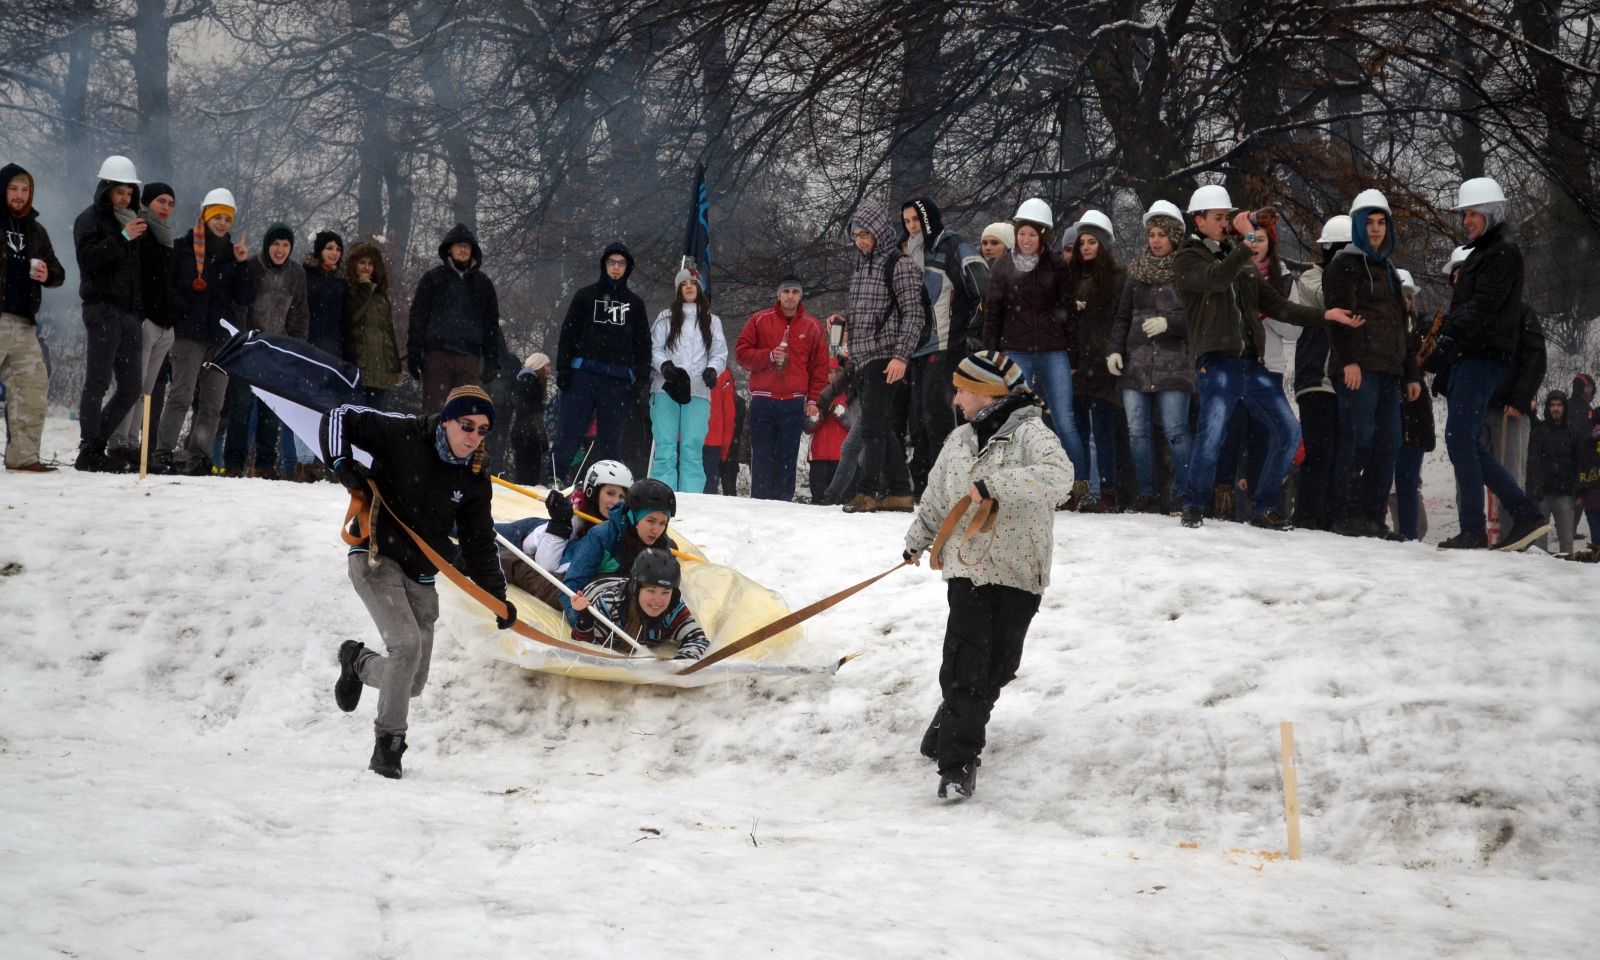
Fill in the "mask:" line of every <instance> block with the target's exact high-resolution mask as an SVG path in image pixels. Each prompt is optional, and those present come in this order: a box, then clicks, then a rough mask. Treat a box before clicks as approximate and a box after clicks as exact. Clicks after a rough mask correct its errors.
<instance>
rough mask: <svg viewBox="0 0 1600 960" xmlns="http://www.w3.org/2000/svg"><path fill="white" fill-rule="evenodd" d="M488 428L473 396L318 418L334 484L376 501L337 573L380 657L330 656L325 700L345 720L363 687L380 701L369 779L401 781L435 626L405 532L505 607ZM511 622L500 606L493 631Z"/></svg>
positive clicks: (484, 398)
mask: <svg viewBox="0 0 1600 960" xmlns="http://www.w3.org/2000/svg"><path fill="white" fill-rule="evenodd" d="M493 427H494V404H493V403H492V402H491V401H490V400H489V395H488V394H487V393H484V392H483V388H481V387H479V386H477V385H476V384H470V385H467V386H462V387H457V388H456V389H454V390H452V391H450V395H449V396H448V397H447V398H446V400H445V402H444V404H443V405H442V406H441V408H440V410H439V412H438V413H437V414H435V415H434V416H430V417H427V418H418V417H410V416H405V415H403V414H398V413H384V412H382V411H378V410H369V409H366V408H364V407H358V406H355V405H353V404H345V405H343V406H339V407H335V408H334V409H332V410H330V411H329V412H328V414H327V416H325V417H323V419H322V425H321V427H320V430H319V437H318V439H319V443H320V445H321V447H322V453H323V460H324V462H325V463H328V464H329V465H331V467H332V469H333V473H334V476H336V477H338V478H339V481H340V482H341V483H343V484H344V485H345V486H346V487H347V488H349V489H350V490H351V491H353V492H365V491H366V490H367V489H368V483H367V481H368V478H369V477H370V478H371V480H372V481H373V483H375V484H376V485H377V488H378V490H379V492H381V493H382V495H383V499H382V505H383V508H382V509H381V510H378V511H374V513H373V514H372V519H371V527H370V528H369V529H367V530H365V531H361V530H359V528H358V526H357V525H356V524H352V530H351V532H352V533H353V534H355V535H360V534H361V533H365V535H366V536H365V539H363V540H361V541H360V542H358V543H356V544H354V545H353V546H351V547H350V550H349V552H348V560H347V563H346V568H347V570H348V572H349V575H350V582H351V584H352V585H353V586H354V587H355V591H356V596H358V597H360V598H361V602H362V603H363V604H364V605H365V606H366V608H367V613H369V614H370V615H371V616H372V620H373V623H374V624H375V625H376V626H377V628H378V635H379V636H380V637H381V638H382V639H383V645H384V647H386V648H387V650H388V655H387V656H385V655H383V654H380V653H378V652H377V651H376V650H368V649H367V648H366V646H365V645H363V644H362V643H360V642H359V641H356V640H346V641H345V642H344V643H343V644H341V645H340V647H339V680H338V682H337V683H336V684H335V685H334V688H333V692H334V699H335V701H336V702H337V703H338V705H339V709H341V710H343V711H345V712H346V713H349V712H350V711H352V710H354V709H355V708H356V706H357V705H358V704H359V703H360V700H361V690H362V687H364V686H366V687H376V688H377V689H378V716H377V718H376V720H374V721H373V728H374V731H375V734H376V742H375V743H374V745H373V749H372V761H371V763H370V764H369V765H368V769H370V770H372V771H373V772H374V773H377V774H379V775H381V776H384V777H388V778H389V779H391V780H398V779H400V774H401V769H400V755H401V754H403V753H405V751H406V728H407V724H406V719H407V717H408V716H409V714H410V711H411V699H412V698H413V697H417V696H420V695H421V694H422V689H423V686H424V685H425V684H426V683H427V682H428V666H429V663H430V661H431V660H432V659H433V624H434V621H436V620H437V619H438V618H439V597H438V594H437V593H436V592H435V590H434V585H433V583H434V577H435V575H436V574H437V573H438V568H437V567H435V566H434V565H433V563H432V562H431V561H430V560H429V559H428V557H427V554H425V553H423V551H422V549H421V548H420V547H418V546H417V545H416V543H415V542H413V541H412V539H411V535H410V534H408V533H407V532H406V531H405V530H404V529H403V528H402V527H401V524H404V525H405V526H407V527H410V528H411V530H412V531H414V532H415V534H416V536H417V537H418V538H420V539H421V540H422V541H423V542H425V543H427V544H428V545H429V546H430V547H432V548H433V549H434V550H435V551H437V552H438V553H439V554H441V555H443V556H450V555H452V554H454V553H455V552H456V550H457V547H456V544H455V543H452V542H451V537H452V535H454V536H455V537H456V538H457V539H458V541H459V543H460V548H459V549H460V554H461V560H460V563H461V565H462V566H463V567H464V568H465V573H466V574H467V576H469V577H471V578H472V580H473V582H475V583H476V584H477V585H478V586H480V587H482V588H483V589H484V590H485V591H486V592H488V593H489V594H491V595H493V596H494V597H495V598H496V599H498V600H500V601H502V602H504V601H505V599H506V578H505V574H504V572H502V570H501V569H500V557H499V554H498V552H497V551H496V549H495V541H494V536H495V535H494V518H493V517H491V516H490V514H489V500H490V494H491V490H490V486H489V474H488V473H487V472H486V471H485V470H484V469H483V460H484V448H483V443H484V437H486V436H488V435H489V432H490V430H492V429H493ZM356 447H359V448H361V449H362V450H364V451H366V452H367V453H368V454H371V456H372V466H371V468H370V469H368V468H365V467H363V466H361V464H360V463H359V462H357V460H356V459H355V449H354V448H356ZM516 621H517V611H516V608H515V607H513V606H512V605H511V604H509V603H506V616H504V617H497V618H496V620H495V622H496V624H497V625H498V626H499V627H500V629H502V630H506V629H509V628H510V627H511V626H512V625H513V624H515V623H516Z"/></svg>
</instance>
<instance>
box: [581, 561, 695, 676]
mask: <svg viewBox="0 0 1600 960" xmlns="http://www.w3.org/2000/svg"><path fill="white" fill-rule="evenodd" d="M681 579H682V571H681V570H680V568H679V567H678V561H677V560H676V559H674V558H673V556H672V554H670V553H668V552H667V551H665V550H660V549H657V548H654V547H652V548H649V549H646V550H644V551H643V552H641V553H640V554H639V556H638V557H637V558H635V559H634V561H633V573H632V574H631V575H630V576H628V577H625V578H624V577H605V578H603V579H600V580H596V581H595V582H593V583H591V584H589V585H588V586H587V587H585V588H584V589H583V592H582V593H580V594H578V595H577V596H575V597H573V598H572V609H573V610H574V611H576V612H577V619H576V621H575V622H574V624H573V627H572V638H573V639H574V640H582V641H583V642H584V643H594V644H599V645H600V646H603V647H612V648H616V647H618V646H619V645H620V644H622V641H621V640H619V639H618V638H617V637H616V636H615V635H614V634H613V633H612V632H611V630H610V629H609V628H608V627H606V626H605V624H603V623H601V622H600V621H599V620H597V619H596V618H595V617H594V615H593V614H592V613H590V612H589V611H590V610H591V609H593V610H598V611H599V612H600V613H602V614H604V615H605V617H606V618H607V619H609V620H610V621H611V622H612V623H614V624H616V625H617V626H619V627H621V628H622V629H624V630H626V631H628V635H629V636H631V637H633V638H634V639H635V640H637V641H638V643H639V645H640V646H642V647H645V648H647V649H652V650H653V649H655V648H656V647H659V646H661V645H662V644H663V643H669V642H670V643H673V644H676V645H677V648H678V652H677V653H676V654H674V655H673V657H672V659H674V660H698V659H700V658H701V657H702V656H704V655H705V652H706V647H707V646H708V645H709V641H708V640H707V639H706V632H705V631H704V630H702V629H700V624H698V623H696V622H695V619H694V614H693V613H692V612H690V610H689V608H688V607H687V606H685V605H684V603H683V599H682V591H681V590H680V589H679V585H680V581H681Z"/></svg>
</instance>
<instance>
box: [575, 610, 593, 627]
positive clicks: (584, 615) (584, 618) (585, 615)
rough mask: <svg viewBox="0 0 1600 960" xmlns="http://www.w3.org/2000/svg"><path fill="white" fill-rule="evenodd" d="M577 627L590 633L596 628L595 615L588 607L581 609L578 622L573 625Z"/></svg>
mask: <svg viewBox="0 0 1600 960" xmlns="http://www.w3.org/2000/svg"><path fill="white" fill-rule="evenodd" d="M572 626H573V627H574V628H575V629H578V630H582V631H583V632H584V633H588V632H590V631H591V630H593V629H594V616H593V615H591V614H590V613H589V611H588V610H587V609H583V610H579V611H578V616H577V622H576V623H574V624H573V625H572Z"/></svg>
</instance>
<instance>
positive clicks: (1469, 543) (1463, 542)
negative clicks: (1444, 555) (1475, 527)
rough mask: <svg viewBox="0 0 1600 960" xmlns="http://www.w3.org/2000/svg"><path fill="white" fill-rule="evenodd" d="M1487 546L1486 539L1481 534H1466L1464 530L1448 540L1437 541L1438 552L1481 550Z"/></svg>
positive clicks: (1487, 540) (1487, 541) (1487, 539)
mask: <svg viewBox="0 0 1600 960" xmlns="http://www.w3.org/2000/svg"><path fill="white" fill-rule="evenodd" d="M1488 546H1489V538H1488V537H1485V536H1484V535H1483V534H1481V533H1468V532H1467V531H1465V530H1463V531H1461V532H1460V533H1458V534H1456V535H1455V536H1453V537H1451V538H1450V539H1448V540H1441V541H1439V549H1440V550H1483V549H1486V548H1487V547H1488Z"/></svg>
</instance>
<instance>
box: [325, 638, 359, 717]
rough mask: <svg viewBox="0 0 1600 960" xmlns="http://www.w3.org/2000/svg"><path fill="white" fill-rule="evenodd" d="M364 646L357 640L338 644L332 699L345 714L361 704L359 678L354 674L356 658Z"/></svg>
mask: <svg viewBox="0 0 1600 960" xmlns="http://www.w3.org/2000/svg"><path fill="white" fill-rule="evenodd" d="M365 649H366V646H365V645H363V644H362V643H361V642H360V641H358V640H346V641H345V642H344V643H341V644H339V680H338V682H337V683H335V684H334V685H333V699H334V702H336V703H338V704H339V709H340V710H343V711H344V712H345V713H349V712H350V711H352V710H354V709H355V708H356V704H358V703H360V702H361V676H360V674H358V673H356V658H357V657H359V656H361V651H363V650H365Z"/></svg>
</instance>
